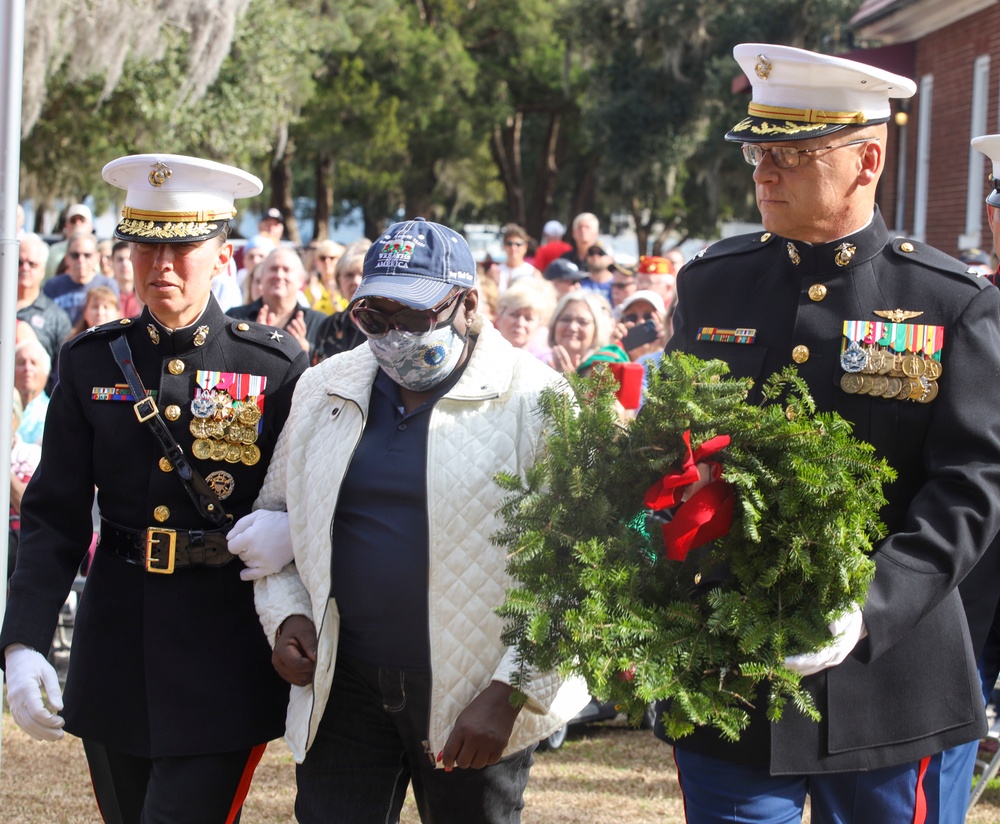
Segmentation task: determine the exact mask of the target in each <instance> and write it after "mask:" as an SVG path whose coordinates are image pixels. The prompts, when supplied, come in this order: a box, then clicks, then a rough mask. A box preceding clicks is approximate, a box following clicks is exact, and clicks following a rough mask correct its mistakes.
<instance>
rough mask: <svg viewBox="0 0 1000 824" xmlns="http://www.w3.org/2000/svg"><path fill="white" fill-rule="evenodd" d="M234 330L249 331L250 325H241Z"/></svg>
mask: <svg viewBox="0 0 1000 824" xmlns="http://www.w3.org/2000/svg"><path fill="white" fill-rule="evenodd" d="M236 328H237V329H239V330H240V331H241V332H246V331H247V330H249V329H250V324H249V323H241V324H240V325H239V326H237V327H236Z"/></svg>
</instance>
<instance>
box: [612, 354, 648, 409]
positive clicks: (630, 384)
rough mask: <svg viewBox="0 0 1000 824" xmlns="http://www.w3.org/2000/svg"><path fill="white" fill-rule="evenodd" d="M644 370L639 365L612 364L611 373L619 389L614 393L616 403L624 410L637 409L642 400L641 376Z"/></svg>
mask: <svg viewBox="0 0 1000 824" xmlns="http://www.w3.org/2000/svg"><path fill="white" fill-rule="evenodd" d="M644 372H645V370H644V369H643V366H642V364H641V363H612V364H611V373H612V374H613V375H614V376H615V380H617V381H618V386H619V387H620V388H619V389H618V391H617V392H616V393H615V397H617V398H618V402H619V403H620V404H621V405H622V406H624V407H625V408H626V409H638V408H639V404H640V402H641V400H642V376H643V374H644Z"/></svg>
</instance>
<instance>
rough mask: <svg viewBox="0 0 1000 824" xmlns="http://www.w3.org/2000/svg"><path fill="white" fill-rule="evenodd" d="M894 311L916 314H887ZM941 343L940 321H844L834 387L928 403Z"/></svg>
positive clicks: (934, 386) (935, 385)
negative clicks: (840, 372)
mask: <svg viewBox="0 0 1000 824" xmlns="http://www.w3.org/2000/svg"><path fill="white" fill-rule="evenodd" d="M897 313H898V314H903V315H907V314H909V315H910V316H911V317H913V316H916V315H918V314H921V313H919V312H916V313H912V314H911V313H905V312H899V310H896V312H889V313H887V314H889V315H894V316H895V315H897ZM876 314H879V313H876ZM943 347H944V327H942V326H932V325H929V324H922V323H901V322H899V321H896V320H890V321H869V320H845V321H844V341H843V349H842V351H841V355H840V365H841V367H842V368H843V370H844V374H843V375H842V376H841V379H840V388H841V389H843V390H844V391H845V392H847V393H848V394H851V395H872V396H873V397H880V398H887V399H895V400H899V401H913V402H915V403H930V402H931V401H932V400H934V399H935V398H936V397H937V395H938V382H937V381H938V378H940V377H941V351H942V349H943Z"/></svg>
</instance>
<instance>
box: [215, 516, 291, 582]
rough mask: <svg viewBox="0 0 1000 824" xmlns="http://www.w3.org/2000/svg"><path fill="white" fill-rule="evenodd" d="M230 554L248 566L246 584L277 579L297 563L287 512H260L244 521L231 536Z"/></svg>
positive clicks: (244, 518) (239, 523)
mask: <svg viewBox="0 0 1000 824" xmlns="http://www.w3.org/2000/svg"><path fill="white" fill-rule="evenodd" d="M228 540H229V551H230V552H231V553H233V555H239V557H240V560H241V561H243V563H244V564H246V569H244V570H243V571H242V572H240V578H242V579H243V580H244V581H256V580H257V579H258V578H263V577H264V576H265V575H273V574H274V573H275V572H278V571H279V570H280V569H281V568H282V567H284V566H285V565H286V564H290V563H291V562H292V559H293V554H292V530H291V528H290V527H289V526H288V513H287V512H272V511H271V510H269V509H258V510H256V511H254V512H251V513H250V514H249V515H246V516H244V517H242V518H240V519H239V520H238V521H237V522H236V526H234V527H233V528H232V529H231V530H230V532H229V539H228Z"/></svg>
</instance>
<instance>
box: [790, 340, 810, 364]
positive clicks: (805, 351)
mask: <svg viewBox="0 0 1000 824" xmlns="http://www.w3.org/2000/svg"><path fill="white" fill-rule="evenodd" d="M792 360H793V361H795V362H796V363H805V362H806V361H807V360H809V347H808V346H803V345H802V344H801V343H800V344H799V345H798V346H796V347H795V348H794V349H793V350H792Z"/></svg>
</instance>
